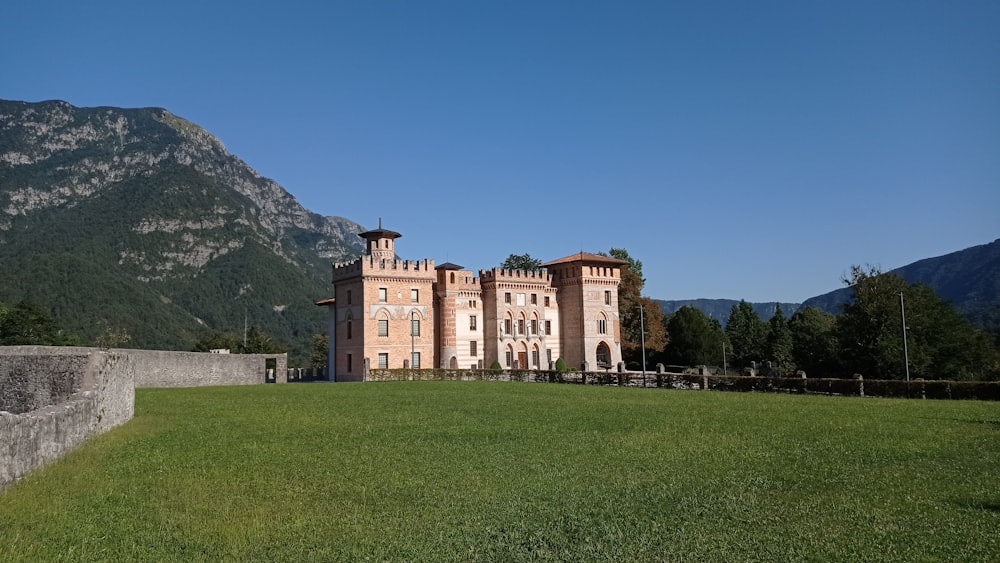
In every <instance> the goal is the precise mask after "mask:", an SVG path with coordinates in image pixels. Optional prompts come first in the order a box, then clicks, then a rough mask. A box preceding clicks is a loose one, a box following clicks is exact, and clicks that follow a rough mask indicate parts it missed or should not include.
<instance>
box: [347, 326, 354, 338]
mask: <svg viewBox="0 0 1000 563" xmlns="http://www.w3.org/2000/svg"><path fill="white" fill-rule="evenodd" d="M353 324H354V323H352V322H351V321H347V339H348V340H350V339H351V325H353Z"/></svg>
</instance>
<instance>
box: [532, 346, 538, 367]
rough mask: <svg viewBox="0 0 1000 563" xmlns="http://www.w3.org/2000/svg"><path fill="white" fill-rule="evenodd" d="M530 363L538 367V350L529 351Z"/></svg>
mask: <svg viewBox="0 0 1000 563" xmlns="http://www.w3.org/2000/svg"><path fill="white" fill-rule="evenodd" d="M531 365H533V366H535V367H536V368H537V367H538V350H532V351H531Z"/></svg>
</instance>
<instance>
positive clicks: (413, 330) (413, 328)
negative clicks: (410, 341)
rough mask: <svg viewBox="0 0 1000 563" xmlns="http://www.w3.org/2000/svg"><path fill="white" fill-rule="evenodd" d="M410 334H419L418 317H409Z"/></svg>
mask: <svg viewBox="0 0 1000 563" xmlns="http://www.w3.org/2000/svg"><path fill="white" fill-rule="evenodd" d="M410 336H420V319H410Z"/></svg>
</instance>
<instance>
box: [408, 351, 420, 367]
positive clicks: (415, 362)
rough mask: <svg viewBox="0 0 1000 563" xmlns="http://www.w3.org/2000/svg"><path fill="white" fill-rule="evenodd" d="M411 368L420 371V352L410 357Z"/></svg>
mask: <svg viewBox="0 0 1000 563" xmlns="http://www.w3.org/2000/svg"><path fill="white" fill-rule="evenodd" d="M410 366H411V367H412V368H413V369H420V352H413V353H412V354H411V355H410Z"/></svg>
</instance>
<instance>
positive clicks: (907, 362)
mask: <svg viewBox="0 0 1000 563" xmlns="http://www.w3.org/2000/svg"><path fill="white" fill-rule="evenodd" d="M899 314H900V316H901V317H902V320H903V363H904V364H905V366H906V381H907V383H909V381H910V352H909V350H907V348H906V307H905V306H904V305H903V292H899Z"/></svg>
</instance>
